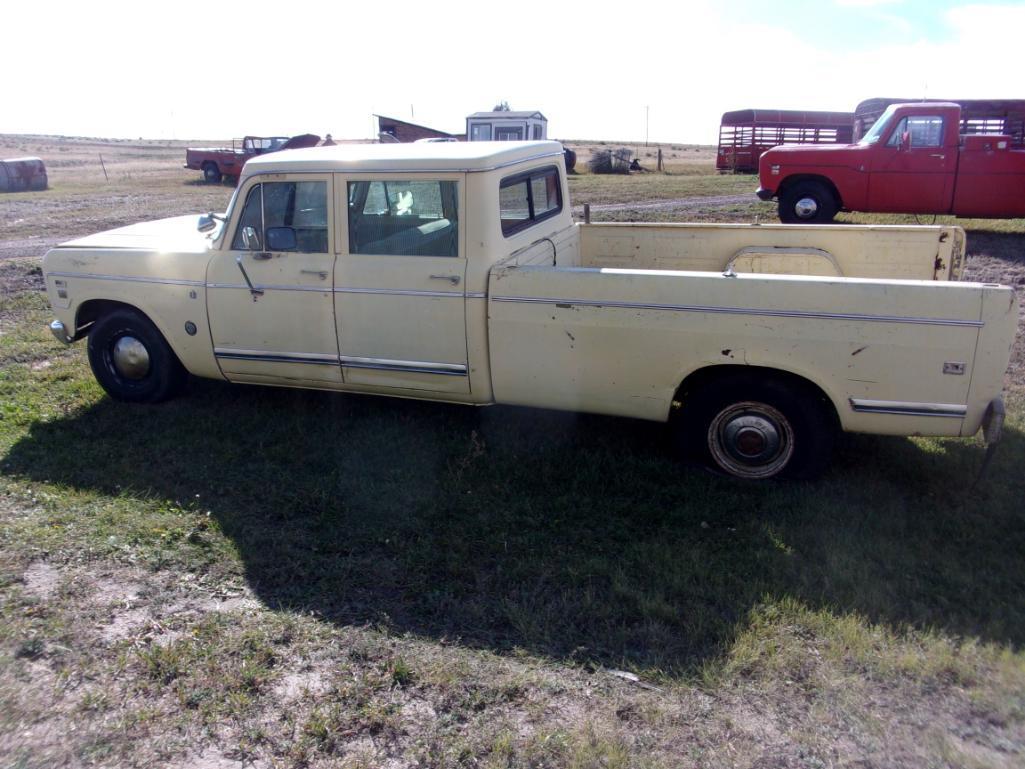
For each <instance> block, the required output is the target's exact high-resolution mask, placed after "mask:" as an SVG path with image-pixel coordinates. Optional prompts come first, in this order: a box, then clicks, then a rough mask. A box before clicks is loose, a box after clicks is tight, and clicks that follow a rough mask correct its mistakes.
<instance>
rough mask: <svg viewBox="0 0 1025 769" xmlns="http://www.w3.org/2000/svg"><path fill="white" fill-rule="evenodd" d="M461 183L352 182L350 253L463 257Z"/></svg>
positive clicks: (350, 190) (417, 181)
mask: <svg viewBox="0 0 1025 769" xmlns="http://www.w3.org/2000/svg"><path fill="white" fill-rule="evenodd" d="M458 193H459V187H458V183H457V182H454V181H440V180H438V181H419V180H416V181H414V180H402V179H399V180H388V181H379V182H371V181H363V182H349V188H348V201H349V205H348V208H349V253H350V254H378V255H391V256H451V257H456V256H459V211H458Z"/></svg>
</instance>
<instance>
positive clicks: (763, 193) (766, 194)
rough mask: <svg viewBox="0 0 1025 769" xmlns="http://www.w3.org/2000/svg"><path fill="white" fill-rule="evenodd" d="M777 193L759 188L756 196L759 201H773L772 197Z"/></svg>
mask: <svg viewBox="0 0 1025 769" xmlns="http://www.w3.org/2000/svg"><path fill="white" fill-rule="evenodd" d="M774 194H775V193H774V192H773V191H772V190H767V189H765V187H759V188H758V189H757V190H755V195H757V196H758V199H759V200H772V196H773V195H774Z"/></svg>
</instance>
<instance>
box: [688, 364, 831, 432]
mask: <svg viewBox="0 0 1025 769" xmlns="http://www.w3.org/2000/svg"><path fill="white" fill-rule="evenodd" d="M742 378H743V379H761V380H763V381H764V380H767V379H771V380H774V381H776V382H780V383H782V384H784V385H786V386H788V387H792V388H795V389H801V390H804V391H805V393H806V394H807V395H808V397H811V398H814V399H816V400H817V401H820V402H821V403H822V404H823V405H824V406H825V408H826V412H827V413H828V414H829V417H830V419H831V420H832V421H833V425H834V427H837V428H839V426H840V416H839V415H838V414H837V413H836V406H835V405H834V404H833V400H832V399H831V398H830V397H829V396H828V395H826V392H825V390H823V389H822V388H821V387H819V386H818V385H817V384H815V383H814V382H812V381H811V380H810V379H805V378H804V377H802V376H799V375H797V374H792V373H790V372H789V371H781V370H780V369H775V368H769V367H768V366H706V367H705V368H701V369H698V370H697V371H694V372H691V373H690V374H688V375H687V377H686V378H685V379H684V380H683V381H682V382H681V383H680V386H679V387H678V388H676V394H675V395H674V396H673V406H674V408H676V407H677V404H680V406H682V407H684V408H686V404H687V399H688V398H689V397H690V396H691V395H693V394H694V393H696V392H697V391H698V390H703V389H704V388H706V387H708V386H710V385H711V384H713V383H721V382H724V381H726V380H728V379H742ZM681 410H682V409H681Z"/></svg>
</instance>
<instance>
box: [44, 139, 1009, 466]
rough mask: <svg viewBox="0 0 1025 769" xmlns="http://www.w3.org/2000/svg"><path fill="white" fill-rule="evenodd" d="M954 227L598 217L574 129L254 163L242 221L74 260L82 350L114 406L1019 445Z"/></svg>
mask: <svg viewBox="0 0 1025 769" xmlns="http://www.w3.org/2000/svg"><path fill="white" fill-rule="evenodd" d="M963 254H964V233H963V232H962V231H961V230H960V229H958V228H956V227H853V226H832V225H830V226H820V227H801V226H797V227H790V226H785V225H762V226H760V225H715V224H711V225H704V224H702V225H687V224H684V225H671V224H658V225H656V224H580V223H574V221H573V219H572V216H571V210H570V205H569V198H568V185H567V180H566V175H565V171H564V166H563V156H562V147H561V145H559V144H557V143H554V142H501V143H493V142H470V143H464V142H459V143H436V144H368V145H349V146H336V147H324V148H312V149H301V150H292V151H284V152H280V153H276V154H273V155H267V156H263V157H258V158H254V159H252V160H250V161H249V162H248V163H247V164H246V166H245V169H244V170H243V173H242V177H241V179H240V181H239V185H238V188H237V190H236V192H235V195H234V197H233V199H232V201H231V204H230V205H229V207H228V210H227V212H226V213H225V214H223V215H219V214H210V215H206V216H195V215H193V216H183V217H177V218H173V219H167V220H163V221H158V222H151V223H146V224H138V225H133V226H130V227H124V228H121V229H116V230H111V231H109V232H104V233H100V234H98V235H92V236H89V237H85V238H82V239H80V240H74V241H71V242H69V243H65V244H63V245H61V246H59V247H57V248H55V249H53V250H52V251H50V252H49V253H48V254H47V255H46V258H45V260H44V263H43V269H44V273H45V279H46V289H47V292H48V294H49V298H50V301H51V303H52V305H53V308H54V310H55V311H56V315H57V320H55V321H54V322H53V323H52V324H51V330H52V332H53V333H54V335H56V337H57V338H58V339H60V340H61V341H62V342H66V343H70V342H73V341H75V340H76V339H79V338H81V337H85V336H88V352H89V361H90V363H91V365H92V369H93V372H94V373H95V375H96V378H97V379H98V380H99V382H100V384H101V385H102V386H103V387H104V388H105V389H106V390H107V392H108V393H110V395H111V396H113V397H115V398H118V399H121V400H126V401H136V402H153V401H160V400H163V399H165V398H168V397H169V396H171V395H173V394H175V393H176V392H178V391H179V390H180V389H181V387H182V386H183V384H184V383H185V381H186V378H187V374H192V375H193V376H197V377H210V378H216V379H225V380H228V381H231V382H243V383H248V384H264V385H283V386H288V387H309V388H319V389H330V390H343V391H348V392H359V393H373V394H378V395H394V396H400V397H405V398H422V399H430V400H440V401H452V402H458V403H466V404H476V405H484V404H492V403H503V404H517V405H523V406H535V407H540V408H550V409H567V410H575V411H587V412H594V413H601V414H614V415H619V416H625V417H635V418H638V419H648V420H657V421H663V422H670V423H671V424H672V425H673V427H674V429H675V431H676V435H678V436H679V440H680V444H681V447H682V448H683V449H685V450H687V451H692V452H697V453H698V454H699V455H701V456H702V457H703V458H705V459H706V460H707V461H709V462H710V463H711V464H712V465H713V467H717V468H719V469H721V470H722V471H724V472H726V473H728V474H732V475H735V476H739V477H742V478H756V479H761V478H769V477H773V476H777V475H781V474H783V475H788V476H791V477H801V476H807V475H809V474H812V473H814V472H815V471H817V470H819V469H821V468H822V467H823V465H824V463H825V462H826V459H827V457H828V456H829V451H830V448H831V445H832V442H833V437H834V435H835V433H836V431H837V430H848V431H856V432H867V433H885V434H891V435H912V434H914V435H947V436H971V435H974V434H975V433H976V432H978V430H979V429H980V427H983V428H984V430H985V434H986V437H987V439H989V440H990V441H992V440H994V439H995V437H996V436H997V435H998V434H999V431H1000V425H1001V420H1002V415H1003V411H1002V401H1001V384H1002V377H1003V374H1004V370H1005V368H1006V366H1007V363H1008V359H1009V355H1010V346H1011V343H1012V340H1013V337H1014V333H1015V328H1016V322H1017V317H1018V313H1017V308H1016V300H1015V296H1014V293H1013V292H1012V291H1011V290H1010V289H1009V288H1006V287H1003V286H999V285H990V284H979V283H964V282H958V281H957V278H958V274H959V270H960V268H961V264H962V260H963Z"/></svg>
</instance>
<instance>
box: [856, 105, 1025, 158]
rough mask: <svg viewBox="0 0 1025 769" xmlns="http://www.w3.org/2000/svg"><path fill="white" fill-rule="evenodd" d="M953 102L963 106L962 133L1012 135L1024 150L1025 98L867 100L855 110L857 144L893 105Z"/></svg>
mask: <svg viewBox="0 0 1025 769" xmlns="http://www.w3.org/2000/svg"><path fill="white" fill-rule="evenodd" d="M909 102H918V103H921V102H953V103H954V104H958V105H960V106H961V127H960V131H959V132H960V133H961V134H986V135H989V136H1010V137H1011V144H1010V146H1011V147H1013V148H1023V147H1025V99H890V98H876V99H866V100H865V101H863V102H861V103H860V104H859V105H858V106H857V107H856V108H855V110H854V140H855V141H857V140H858V139H860V138H861V137H862V136H864V135H865V133H866V132H867V131H868V129H869V128H871V127H872V124H873V123H875V122H876V120H878V119H879V116H880V115H882V114H883V112H885V111H886V108H887V107H889V106H890V105H891V104H904V103H909Z"/></svg>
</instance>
